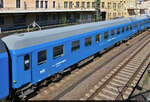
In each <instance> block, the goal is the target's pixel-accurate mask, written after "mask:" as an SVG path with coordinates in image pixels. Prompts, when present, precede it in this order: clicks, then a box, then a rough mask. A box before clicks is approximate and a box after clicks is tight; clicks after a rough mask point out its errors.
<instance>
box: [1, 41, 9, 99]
mask: <svg viewBox="0 0 150 102" xmlns="http://www.w3.org/2000/svg"><path fill="white" fill-rule="evenodd" d="M0 81H1V82H0V99H2V98H5V97H7V96H8V95H9V58H8V53H7V48H6V46H5V44H4V43H3V41H2V40H0Z"/></svg>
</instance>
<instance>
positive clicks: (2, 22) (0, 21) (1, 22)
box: [0, 16, 4, 25]
mask: <svg viewBox="0 0 150 102" xmlns="http://www.w3.org/2000/svg"><path fill="white" fill-rule="evenodd" d="M0 25H4V17H3V16H0Z"/></svg>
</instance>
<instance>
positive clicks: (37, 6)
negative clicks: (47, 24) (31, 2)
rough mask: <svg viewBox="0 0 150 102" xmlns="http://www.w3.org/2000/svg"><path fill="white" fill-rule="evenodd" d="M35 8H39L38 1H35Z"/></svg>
mask: <svg viewBox="0 0 150 102" xmlns="http://www.w3.org/2000/svg"><path fill="white" fill-rule="evenodd" d="M36 8H39V0H36Z"/></svg>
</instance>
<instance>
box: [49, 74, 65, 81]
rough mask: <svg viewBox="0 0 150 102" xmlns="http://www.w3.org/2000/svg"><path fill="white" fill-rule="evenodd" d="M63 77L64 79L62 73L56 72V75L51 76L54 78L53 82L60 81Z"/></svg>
mask: <svg viewBox="0 0 150 102" xmlns="http://www.w3.org/2000/svg"><path fill="white" fill-rule="evenodd" d="M61 79H62V74H60V73H57V74H55V75H54V76H52V78H51V80H52V81H53V82H58V81H60V80H61Z"/></svg>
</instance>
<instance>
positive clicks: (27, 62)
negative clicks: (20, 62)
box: [24, 54, 30, 71]
mask: <svg viewBox="0 0 150 102" xmlns="http://www.w3.org/2000/svg"><path fill="white" fill-rule="evenodd" d="M29 68H30V56H29V55H28V54H26V55H25V56H24V70H25V71H26V70H28V69H29Z"/></svg>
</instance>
